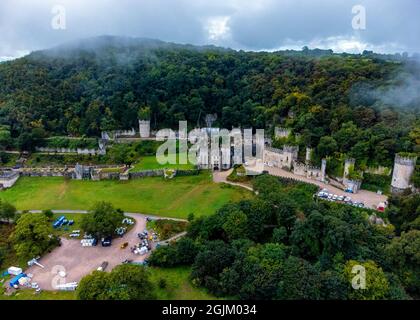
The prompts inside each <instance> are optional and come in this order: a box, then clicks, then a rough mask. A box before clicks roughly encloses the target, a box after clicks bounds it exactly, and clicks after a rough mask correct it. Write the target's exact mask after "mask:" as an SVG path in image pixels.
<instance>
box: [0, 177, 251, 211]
mask: <svg viewBox="0 0 420 320" xmlns="http://www.w3.org/2000/svg"><path fill="white" fill-rule="evenodd" d="M250 197H252V193H251V192H249V191H247V190H244V189H242V188H240V187H233V186H229V185H223V184H215V183H214V182H213V181H212V178H211V175H210V173H209V172H204V173H202V174H200V175H198V176H187V177H176V178H175V179H173V180H165V179H164V178H161V177H157V178H144V179H137V180H129V181H113V180H106V181H77V180H66V179H64V178H59V177H43V178H40V177H23V178H21V179H19V180H18V182H17V183H16V184H15V186H13V188H11V189H8V190H6V191H2V192H0V199H3V200H6V201H8V202H10V203H12V204H13V205H15V206H16V207H17V209H18V210H44V209H56V210H58V209H62V210H87V209H90V208H91V207H92V205H93V203H94V202H95V201H109V202H111V203H113V204H114V206H116V207H117V208H121V209H123V210H124V211H126V212H141V213H145V214H154V215H161V216H166V217H176V218H187V217H188V215H189V214H190V213H194V214H195V216H202V215H209V214H212V213H214V212H215V210H217V209H218V208H220V207H222V206H223V205H224V204H226V203H228V202H230V201H238V200H241V199H244V198H250Z"/></svg>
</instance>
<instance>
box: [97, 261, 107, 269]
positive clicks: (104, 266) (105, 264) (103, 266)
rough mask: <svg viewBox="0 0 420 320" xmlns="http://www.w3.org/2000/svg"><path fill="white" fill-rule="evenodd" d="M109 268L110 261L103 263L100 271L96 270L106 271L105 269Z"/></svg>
mask: <svg viewBox="0 0 420 320" xmlns="http://www.w3.org/2000/svg"><path fill="white" fill-rule="evenodd" d="M107 267H108V261H104V262H102V264H101V265H100V266H99V268H98V269H96V270H97V271H105V269H106V268H107Z"/></svg>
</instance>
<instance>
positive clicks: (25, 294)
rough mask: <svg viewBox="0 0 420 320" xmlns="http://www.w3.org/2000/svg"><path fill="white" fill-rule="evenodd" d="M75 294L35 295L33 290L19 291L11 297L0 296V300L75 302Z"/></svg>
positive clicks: (51, 293) (53, 292)
mask: <svg viewBox="0 0 420 320" xmlns="http://www.w3.org/2000/svg"><path fill="white" fill-rule="evenodd" d="M75 299H76V293H75V292H56V291H42V292H41V293H39V294H36V293H35V291H34V290H19V291H18V292H16V293H14V294H12V295H11V296H5V295H4V294H0V301H1V300H75Z"/></svg>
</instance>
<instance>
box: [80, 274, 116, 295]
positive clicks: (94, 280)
mask: <svg viewBox="0 0 420 320" xmlns="http://www.w3.org/2000/svg"><path fill="white" fill-rule="evenodd" d="M108 288H109V273H107V272H102V271H94V272H93V273H92V274H89V275H87V276H85V277H83V278H82V280H80V282H79V285H78V286H77V292H76V293H77V298H78V299H79V300H108V297H109V295H108V294H109V293H108Z"/></svg>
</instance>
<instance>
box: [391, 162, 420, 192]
mask: <svg viewBox="0 0 420 320" xmlns="http://www.w3.org/2000/svg"><path fill="white" fill-rule="evenodd" d="M416 162H417V157H415V156H413V157H403V156H400V155H398V154H397V155H395V162H394V172H393V174H392V181H391V187H392V192H395V193H397V192H401V191H404V190H405V189H408V188H410V186H411V184H410V180H411V176H412V175H413V173H414V170H415V168H416Z"/></svg>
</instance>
